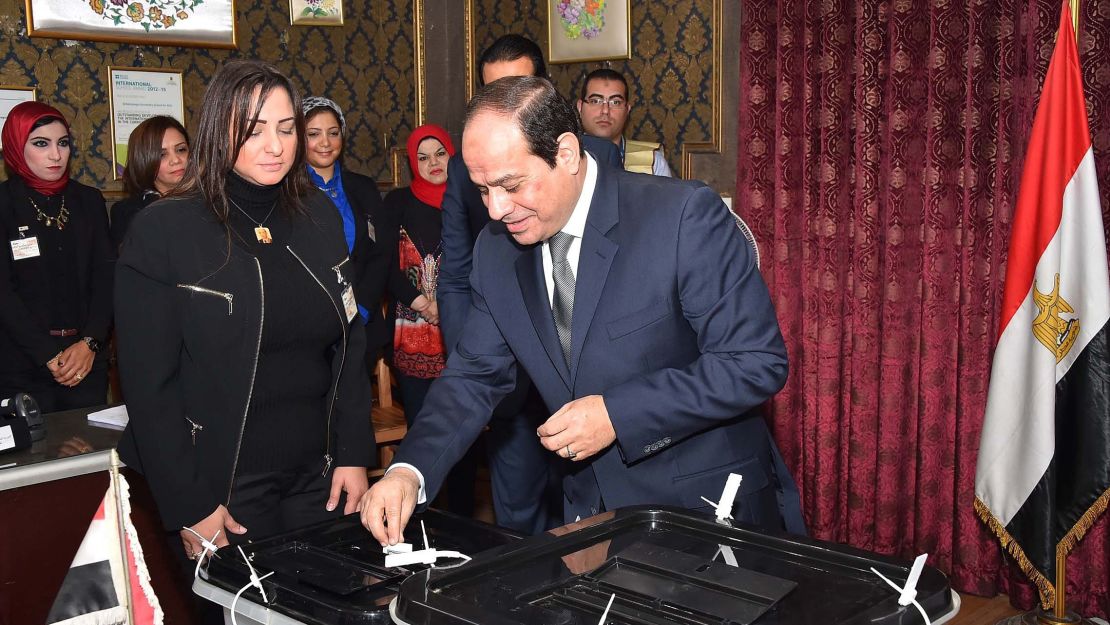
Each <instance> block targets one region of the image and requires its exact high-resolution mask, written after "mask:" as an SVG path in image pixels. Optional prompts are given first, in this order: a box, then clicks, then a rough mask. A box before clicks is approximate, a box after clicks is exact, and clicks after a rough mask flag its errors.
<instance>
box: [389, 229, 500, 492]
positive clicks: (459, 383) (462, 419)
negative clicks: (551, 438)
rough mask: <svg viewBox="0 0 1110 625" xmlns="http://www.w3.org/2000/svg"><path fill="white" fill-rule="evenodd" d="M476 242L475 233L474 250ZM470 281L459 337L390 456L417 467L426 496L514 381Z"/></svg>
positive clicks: (480, 295) (480, 296) (475, 284)
mask: <svg viewBox="0 0 1110 625" xmlns="http://www.w3.org/2000/svg"><path fill="white" fill-rule="evenodd" d="M481 242H482V238H481V237H479V239H478V243H477V244H476V247H475V251H474V254H475V256H478V255H479V253H480V252H479V250H480V248H481ZM471 286H472V289H473V295H472V298H471V301H472V304H471V307H470V312H469V313H468V314H467V317H466V328H465V330H464V333H463V336H462V339H461V340H460V341H459V344H458V346H457V347H456V349H455V351H454V353H452V354H451V356H450V357H449V358H448V359H447V368H446V369H444V370H443V373H442V374H441V375H440V377H439V379H438V380H436V382H435V384H433V385H432V387H431V390H430V391H428V396H427V398H426V399H425V400H424V408H423V409H422V410H421V411H420V413H419V414H418V415H416V419H415V422H414V425H413V427H412V429H411V430H409V432H408V434H406V435H405V439H404V441H402V442H401V447H400V449H399V450H398V451H397V455H396V457H395V458H394V462H404V463H408V464H411V465H413V466H414V467H416V468H417V469H419V470H420V472H421V474H423V476H424V488H425V492H426V494H427V497H428V501H431V500H433V499H435V496H436V493H437V492H438V491H439V488H440V486H441V485H442V484H443V480H444V478H445V477H446V476H447V472H448V471H450V470H451V468H452V467H453V466H455V463H456V462H458V460H459V459H460V458H462V457H463V455H464V454H465V453H466V452H467V450H468V449H470V446H471V445H472V444H473V443H474V441H475V440H476V439H477V438H478V434H480V433H481V431H482V428H483V427H484V426H485V425H486V423H488V422H489V420H490V416H491V415H492V414H493V408H494V406H496V405H497V404H498V403H500V401H501V399H502V398H504V397H505V396H506V395H508V394H509V393H510V392H511V391H512V390H513V388H515V387H516V366H517V365H516V358H514V357H513V354H512V352H511V351H510V350H509V346H508V344H506V342H505V339H504V337H503V336H502V334H501V331H500V329H498V327H497V324H496V323H494V320H493V317H492V315H491V314H490V312H489V309H488V308H487V307H486V300H485V297H484V295H483V293H484V291H483V289H482V285H481V284H480V283H479V276H477V275H476V274H475V275H473V276H472V277H471ZM490 288H497V287H496V286H491V287H490Z"/></svg>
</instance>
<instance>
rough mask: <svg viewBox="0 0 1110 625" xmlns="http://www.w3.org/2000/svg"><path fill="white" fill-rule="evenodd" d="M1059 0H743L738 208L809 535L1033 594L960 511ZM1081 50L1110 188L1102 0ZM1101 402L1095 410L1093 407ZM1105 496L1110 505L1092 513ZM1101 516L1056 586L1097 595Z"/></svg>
mask: <svg viewBox="0 0 1110 625" xmlns="http://www.w3.org/2000/svg"><path fill="white" fill-rule="evenodd" d="M1059 7H1060V5H1059V3H1058V2H1057V1H1056V0H1028V1H1025V2H1006V1H1000V0H976V1H974V2H952V1H951V0H890V1H885V0H866V1H859V2H854V1H851V0H778V1H776V0H745V2H744V4H743V12H744V13H743V22H742V26H741V29H742V32H741V46H740V64H741V65H740V67H741V69H740V74H741V77H740V80H741V86H740V93H741V95H740V132H739V135H740V136H739V143H738V145H739V146H740V156H739V164H738V174H739V175H738V187H737V193H736V197H737V198H738V202H737V210H738V211H739V212H740V214H741V215H742V216H743V217H744V218H745V219H746V220H747V221H748V223H749V224H751V225H752V227H753V229H754V231H755V234H756V236H757V238H758V239H759V241H760V245H761V246H762V249H763V251H764V254H765V257H766V258H767V262H765V263H764V268H763V272H764V275H765V277H766V278H767V281H768V283H769V285H770V287H771V290H772V293H773V296H774V299H775V304H776V306H777V308H778V314H779V320H780V322H781V324H782V329H783V333H784V335H785V337H786V341H787V348H788V350H789V352H790V357H791V373H790V379H789V382H788V383H787V386H786V388H785V389H784V390H783V391H782V392H781V393H780V394H779V395H778V396H777V397H776V398H775V400H774V401H773V402H772V404H771V407H770V412H771V420H772V422H773V427H774V430H775V433H776V436H777V438H778V440H779V443H780V446H781V447H782V450H783V454H784V455H785V456H786V459H787V462H788V463H789V464H790V465H791V467H792V468H793V469H794V471H795V477H796V478H797V479H798V482H799V486H800V488H801V491H802V498H803V503H804V509H805V514H806V519H807V522H808V523H809V526H810V529H811V532H812V533H813V535H814V536H816V537H818V538H822V539H826V540H832V541H837V542H842V543H848V544H851V545H854V546H857V547H861V548H864V549H869V550H873V551H877V552H880V553H884V554H897V555H900V556H905V557H912V556H914V555H916V554H918V553H921V552H929V554H930V560H929V561H930V563H931V564H933V565H935V566H938V567H939V568H940V569H941V570H943V571H945V572H947V573H948V574H949V576H950V578H951V581H952V583H953V586H954V587H955V588H956V589H958V590H961V591H967V592H972V593H975V594H981V595H993V594H995V593H997V592H999V591H1009V592H1010V594H1011V597H1012V598H1013V599H1014V601H1015V603H1016V604H1018V605H1019V606H1021V607H1023V608H1024V607H1029V606H1031V605H1032V603H1033V600H1034V595H1033V593H1032V591H1031V588H1030V587H1029V586H1028V584H1026V583H1024V581H1023V580H1022V578H1021V577H1020V574H1015V573H1014V572H1013V571H1012V570H1011V567H1010V566H1009V565H1008V564H1007V562H1006V561H1005V560H1003V558H1002V555H1001V550H1000V548H999V546H998V543H997V541H995V539H994V537H993V535H991V534H990V533H989V532H988V531H987V529H986V528H985V527H984V526H983V525H982V524H981V523H980V522H979V520H978V518H977V517H976V516H975V513H974V512H973V510H972V505H971V502H972V500H973V498H974V478H975V461H976V454H977V451H978V446H979V433H980V429H981V426H982V420H983V411H984V406H985V403H986V395H987V384H988V379H989V373H990V363H991V356H992V352H993V347H994V341H995V338H996V333H997V326H998V307H999V301H1000V298H1001V290H1002V281H1003V277H1004V274H1005V264H1006V247H1007V243H1008V239H1009V231H1010V222H1011V216H1012V210H1013V206H1014V196H1015V195H1016V193H1017V188H1018V182H1019V179H1020V175H1021V164H1022V157H1023V152H1024V149H1025V143H1026V141H1027V139H1028V133H1029V129H1030V127H1031V125H1032V118H1033V113H1034V110H1035V107H1036V103H1037V97H1038V94H1039V93H1040V85H1041V82H1042V80H1043V76H1044V72H1045V70H1046V69H1047V65H1048V58H1049V55H1050V54H1051V50H1052V46H1053V43H1054V40H1055V29H1056V25H1057V21H1058V16H1059ZM1081 15H1082V18H1081V23H1080V29H1081V31H1082V37H1081V42H1080V54H1081V57H1082V60H1083V64H1084V74H1085V80H1086V89H1087V96H1088V108H1089V112H1090V117H1091V129H1092V133H1093V138H1094V145H1095V159H1096V162H1097V163H1098V164H1099V172H1100V180H1101V183H1102V184H1101V189H1102V194H1103V212H1104V219H1105V221H1106V223H1110V219H1108V218H1107V215H1106V212H1107V211H1106V207H1107V206H1110V202H1107V197H1108V193H1110V177H1108V176H1107V175H1106V174H1107V172H1108V171H1110V1H1103V0H1100V1H1098V2H1096V1H1094V0H1082V8H1081ZM1108 418H1110V416H1108ZM1106 516H1107V517H1110V515H1106ZM1108 523H1110V521H1107V519H1105V518H1104V519H1103V520H1102V521H1101V522H1100V523H1099V526H1098V528H1096V530H1095V531H1094V532H1093V534H1091V535H1090V536H1089V537H1088V538H1087V539H1086V540H1085V541H1084V542H1083V543H1082V544H1081V545H1080V547H1079V548H1078V549H1077V551H1076V552H1074V553H1073V555H1072V557H1071V558H1070V559H1069V561H1068V564H1069V571H1070V575H1069V584H1068V594H1069V605H1070V606H1071V607H1072V608H1073V609H1075V610H1077V611H1079V612H1081V613H1083V614H1085V615H1087V616H1092V615H1100V614H1101V615H1103V616H1105V615H1106V614H1107V613H1108V612H1110V592H1108V588H1107V585H1108V579H1110V541H1108V540H1107V531H1106V527H1107V525H1108Z"/></svg>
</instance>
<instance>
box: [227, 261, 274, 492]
mask: <svg viewBox="0 0 1110 625" xmlns="http://www.w3.org/2000/svg"><path fill="white" fill-rule="evenodd" d="M254 264H255V267H257V268H258V294H259V302H260V304H259V307H258V308H259V311H260V313H259V317H258V342H256V343H255V345H254V362H253V364H251V384H250V387H249V388H248V389H247V403H246V405H244V406H243V420H242V422H241V423H240V424H239V438H238V440H236V441H235V460H233V461H232V463H231V479H230V480H228V483H227V501H225V502H224V505H225V506H227V507H231V491H232V490H234V489H235V472H236V471H237V470H238V469H239V451H240V449H241V448H242V446H243V433H244V432H245V431H246V430H247V413H248V412H250V409H251V398H253V397H254V377H255V375H256V374H257V373H258V354H259V352H260V351H262V326H263V325H264V324H265V321H266V287H265V286H264V285H263V282H262V263H260V262H258V259H257V258H255V259H254ZM229 301H230V300H229Z"/></svg>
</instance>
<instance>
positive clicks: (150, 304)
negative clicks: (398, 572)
mask: <svg viewBox="0 0 1110 625" xmlns="http://www.w3.org/2000/svg"><path fill="white" fill-rule="evenodd" d="M200 111H201V113H200V116H199V119H198V121H197V133H196V137H195V139H194V143H193V150H192V158H191V160H190V161H189V165H188V167H187V169H186V173H185V178H184V180H182V182H181V184H180V186H179V187H178V188H177V189H176V190H175V192H174V193H173V194H172V195H171V196H170V197H169V198H166V199H164V200H162V201H160V202H156V203H154V204H152V205H151V206H149V207H147V208H146V209H144V210H143V211H141V212H140V213H139V215H138V216H136V218H135V220H134V222H133V223H132V224H131V228H130V232H129V233H128V235H127V238H126V240H125V241H124V244H123V249H122V251H121V258H120V262H119V267H118V269H117V275H116V306H117V316H116V319H117V337H118V344H119V361H120V373H121V381H122V383H123V388H124V391H125V394H126V397H127V408H128V413H129V415H130V417H131V420H130V423H129V425H128V428H127V430H126V431H125V432H124V435H123V439H122V440H121V442H120V455H121V457H122V458H123V459H124V461H125V462H126V463H127V465H128V466H130V467H133V468H136V469H137V470H139V471H140V472H142V473H143V474H144V476H145V477H146V480H147V482H148V483H149V484H150V489H151V491H152V493H153V494H154V498H155V501H156V502H157V504H158V508H159V512H160V514H161V516H162V521H163V523H164V525H165V527H166V528H167V529H168V530H170V531H171V532H174V533H177V534H179V535H180V540H178V541H176V544H177V546H179V548H180V549H182V550H181V551H180V552H179V553H180V554H181V557H182V558H184V557H188V558H197V557H198V556H200V555H202V553H203V551H202V544H201V537H203V538H204V539H205V540H209V541H213V542H214V543H215V544H216V545H218V546H224V545H227V544H228V543H229V539H230V542H241V541H245V540H258V539H260V538H263V537H266V536H269V535H273V534H276V533H279V532H282V531H286V530H290V529H294V528H298V527H301V526H303V525H307V524H310V523H313V522H316V521H319V520H323V519H326V518H329V517H332V516H338V515H340V514H344V513H348V512H351V511H353V510H355V509H356V504H357V502H358V499H359V496H360V495H361V494H362V492H364V491H365V490H366V488H367V476H366V469H367V467H368V466H369V465H370V461H371V458H374V457H376V456H375V446H374V439H373V436H372V435H371V431H370V419H369V414H370V395H369V385H368V384H367V378H366V371H365V363H364V360H363V358H361V355H362V353H363V351H364V349H365V345H364V334H363V325H362V323H361V322H360V321H358V320H357V318H358V309H357V305H356V303H355V299H354V293H353V288H352V286H351V271H350V263H349V262H348V256H347V246H346V245H345V241H344V238H343V227H342V224H341V222H340V219H339V215H338V214H337V213H336V210H335V207H334V206H332V205H331V203H330V202H329V201H328V200H327V198H326V197H324V196H323V195H322V194H321V193H320V192H319V191H318V190H317V189H316V188H314V187H313V186H312V185H311V184H310V183H309V182H308V179H307V175H306V173H305V169H304V163H305V147H304V142H303V141H302V140H301V137H303V136H304V115H303V114H302V112H301V102H300V97H299V96H298V94H297V91H296V89H295V88H294V87H293V85H292V83H291V82H290V81H289V79H288V78H287V77H286V76H284V75H282V74H281V73H280V72H279V71H278V70H277V69H276V68H274V67H273V66H271V65H268V64H266V63H262V62H259V61H232V62H229V63H226V64H225V65H223V66H222V67H221V68H220V69H219V71H217V72H216V75H215V76H214V77H213V78H212V81H211V82H210V83H209V85H208V88H207V90H206V91H205V94H204V99H203V102H202V104H201V107H200ZM344 494H345V495H346V501H345V502H344V501H342V498H343V495H344Z"/></svg>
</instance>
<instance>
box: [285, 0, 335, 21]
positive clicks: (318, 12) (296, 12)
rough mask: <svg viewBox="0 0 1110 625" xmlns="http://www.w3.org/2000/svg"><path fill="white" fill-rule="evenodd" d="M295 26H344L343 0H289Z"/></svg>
mask: <svg viewBox="0 0 1110 625" xmlns="http://www.w3.org/2000/svg"><path fill="white" fill-rule="evenodd" d="M289 23H290V24H292V25H293V26H342V25H343V0H289Z"/></svg>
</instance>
